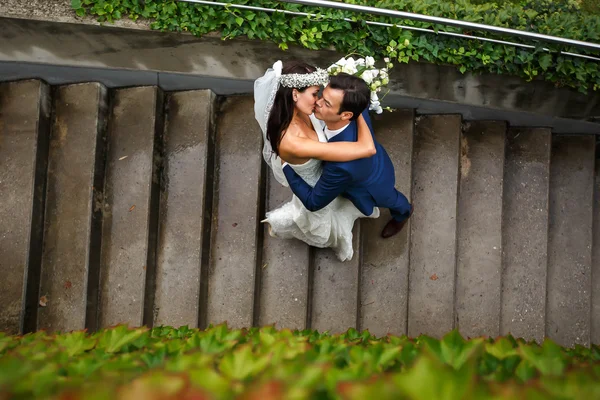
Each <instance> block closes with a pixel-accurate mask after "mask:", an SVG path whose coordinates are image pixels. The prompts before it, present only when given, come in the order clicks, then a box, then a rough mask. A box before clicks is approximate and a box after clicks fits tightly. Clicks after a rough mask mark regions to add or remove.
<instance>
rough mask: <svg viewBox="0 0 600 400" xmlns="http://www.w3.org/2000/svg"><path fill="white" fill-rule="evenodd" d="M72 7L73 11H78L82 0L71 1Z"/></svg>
mask: <svg viewBox="0 0 600 400" xmlns="http://www.w3.org/2000/svg"><path fill="white" fill-rule="evenodd" d="M71 7H73V9H75V10H78V9H80V8H81V0H71Z"/></svg>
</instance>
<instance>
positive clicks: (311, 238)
mask: <svg viewBox="0 0 600 400" xmlns="http://www.w3.org/2000/svg"><path fill="white" fill-rule="evenodd" d="M310 120H311V122H312V125H313V128H314V129H315V132H317V136H318V137H319V141H320V142H327V138H326V136H325V133H324V132H323V126H322V123H321V121H319V120H318V119H317V118H316V117H315V116H314V115H311V116H310ZM289 165H290V166H291V167H292V168H293V169H294V171H296V173H297V174H298V175H299V176H300V177H302V179H304V180H305V181H306V183H307V184H309V185H310V186H312V187H314V186H315V184H316V183H317V181H318V180H319V178H320V177H321V173H322V171H323V162H322V161H321V160H317V159H310V160H309V161H307V162H305V163H304V164H300V165H293V164H289ZM364 217H366V216H365V215H364V214H363V213H361V212H360V211H359V210H358V209H357V208H356V207H355V206H354V204H353V203H352V202H351V201H350V200H348V199H346V198H344V197H341V196H338V197H336V198H335V199H334V200H333V201H332V202H331V203H329V204H328V205H327V206H326V207H324V208H322V209H321V210H319V211H313V212H311V211H308V210H307V209H306V207H304V205H303V204H302V202H301V201H300V199H298V197H296V195H293V197H292V200H290V201H289V202H287V203H285V204H284V205H282V206H281V207H279V208H277V209H275V210H272V211H269V212H267V214H266V219H265V220H264V221H263V222H268V223H269V224H270V226H271V230H270V234H271V235H272V236H275V237H277V238H281V239H292V238H296V239H299V240H301V241H303V242H305V243H307V244H309V245H311V246H315V247H322V248H325V247H331V248H332V249H333V251H334V252H335V254H336V256H337V258H338V259H339V260H340V261H347V260H350V259H351V258H352V255H353V249H352V227H353V226H354V221H356V219H357V218H364ZM368 217H369V218H377V217H379V209H378V208H375V209H374V210H373V213H372V214H371V215H370V216H368Z"/></svg>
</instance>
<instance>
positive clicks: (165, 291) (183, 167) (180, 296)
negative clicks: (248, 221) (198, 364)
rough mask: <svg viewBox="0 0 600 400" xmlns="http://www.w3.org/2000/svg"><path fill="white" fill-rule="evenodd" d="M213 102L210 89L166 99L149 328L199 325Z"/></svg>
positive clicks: (209, 204)
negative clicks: (158, 215) (151, 325)
mask: <svg viewBox="0 0 600 400" xmlns="http://www.w3.org/2000/svg"><path fill="white" fill-rule="evenodd" d="M215 101H216V98H215V95H214V94H213V93H212V92H211V91H210V90H198V91H190V92H179V93H173V94H170V95H168V97H167V100H166V104H167V110H168V111H167V116H166V122H165V137H164V170H163V175H162V185H161V197H160V218H159V231H158V232H159V233H158V249H157V262H156V294H155V303H154V321H153V323H154V325H171V326H183V325H188V326H190V327H197V326H198V318H199V315H200V309H199V307H200V303H201V291H200V287H201V285H205V284H206V282H204V280H205V279H206V276H205V274H206V271H207V263H208V253H207V251H205V250H208V249H209V246H210V243H209V242H208V240H209V238H210V222H211V218H212V217H211V211H212V195H213V187H212V175H213V170H214V128H215V126H214V121H213V113H214V108H215ZM202 272H204V274H202Z"/></svg>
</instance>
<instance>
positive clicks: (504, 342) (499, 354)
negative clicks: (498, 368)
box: [485, 337, 518, 360]
mask: <svg viewBox="0 0 600 400" xmlns="http://www.w3.org/2000/svg"><path fill="white" fill-rule="evenodd" d="M516 347H517V346H516V342H514V341H511V340H510V339H508V338H506V337H501V338H498V339H497V340H496V341H495V342H493V343H486V344H485V351H486V352H488V353H489V354H491V355H493V356H494V357H496V358H497V359H499V360H502V359H504V358H506V357H511V356H514V355H516V354H518V353H517V348H516Z"/></svg>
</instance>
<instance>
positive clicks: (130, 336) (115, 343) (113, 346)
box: [98, 325, 147, 353]
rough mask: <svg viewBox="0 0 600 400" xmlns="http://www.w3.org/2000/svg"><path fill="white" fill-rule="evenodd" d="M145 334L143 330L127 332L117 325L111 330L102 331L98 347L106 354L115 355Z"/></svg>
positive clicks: (122, 326) (127, 330)
mask: <svg viewBox="0 0 600 400" xmlns="http://www.w3.org/2000/svg"><path fill="white" fill-rule="evenodd" d="M146 332H147V330H146V329H145V328H138V329H133V330H129V329H128V328H127V327H126V326H124V325H119V326H117V327H115V328H113V329H110V330H107V331H104V333H103V334H102V336H101V337H100V340H99V346H98V347H100V348H102V349H104V351H106V352H107V353H117V352H119V351H120V350H121V349H122V348H123V347H125V346H127V345H129V344H133V343H134V342H135V341H137V340H138V339H140V338H142V335H144V333H146Z"/></svg>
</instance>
